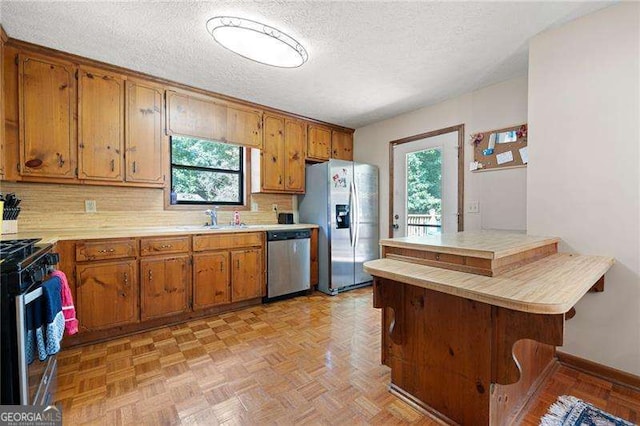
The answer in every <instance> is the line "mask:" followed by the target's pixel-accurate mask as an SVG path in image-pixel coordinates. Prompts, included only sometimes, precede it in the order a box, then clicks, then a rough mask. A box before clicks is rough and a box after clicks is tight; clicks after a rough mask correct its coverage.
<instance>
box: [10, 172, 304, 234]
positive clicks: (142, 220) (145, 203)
mask: <svg viewBox="0 0 640 426" xmlns="http://www.w3.org/2000/svg"><path fill="white" fill-rule="evenodd" d="M0 192H3V193H7V192H15V193H16V195H17V196H18V198H20V199H22V203H21V204H20V207H21V208H22V212H21V213H20V217H19V219H18V222H19V227H20V231H38V230H43V231H44V230H47V231H51V230H56V229H80V228H93V229H96V228H118V227H138V226H140V227H146V226H172V225H200V224H204V223H205V222H206V221H207V216H206V215H205V214H204V213H203V212H204V210H205V209H206V208H205V207H202V209H200V210H165V209H164V202H163V197H164V192H163V190H162V189H157V188H130V187H108V186H89V185H60V184H40V183H15V182H2V183H0ZM294 198H295V196H292V195H285V194H250V195H249V200H250V204H249V205H250V206H251V211H246V210H244V211H240V218H241V221H242V222H245V223H249V224H268V223H277V215H276V213H274V212H273V211H272V210H271V207H272V204H277V205H278V209H279V210H280V211H293V210H294V208H295V205H296V204H295V200H294ZM85 200H95V201H96V207H97V212H96V213H85ZM232 216H233V212H232V211H221V212H219V223H228V222H230V221H231V219H232Z"/></svg>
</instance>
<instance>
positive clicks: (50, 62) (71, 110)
mask: <svg viewBox="0 0 640 426" xmlns="http://www.w3.org/2000/svg"><path fill="white" fill-rule="evenodd" d="M18 68H19V70H18V103H19V105H18V109H19V122H20V136H19V138H20V163H19V164H20V171H21V174H22V175H25V176H43V177H56V178H75V169H76V164H77V161H76V158H77V157H76V152H77V151H76V138H75V134H76V133H75V123H74V116H75V106H76V80H75V76H74V74H75V67H74V65H73V64H72V63H71V62H66V61H61V60H57V59H51V58H47V57H42V56H37V55H26V54H20V55H18ZM3 103H4V99H3Z"/></svg>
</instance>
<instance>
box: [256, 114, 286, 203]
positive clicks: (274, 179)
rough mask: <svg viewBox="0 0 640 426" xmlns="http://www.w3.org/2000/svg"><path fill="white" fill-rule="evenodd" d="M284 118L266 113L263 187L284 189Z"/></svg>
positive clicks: (275, 189) (276, 189)
mask: <svg viewBox="0 0 640 426" xmlns="http://www.w3.org/2000/svg"><path fill="white" fill-rule="evenodd" d="M284 148H285V147H284V118H281V117H276V116H271V115H265V117H264V149H263V151H262V164H261V166H262V167H261V168H262V176H261V179H262V189H264V190H273V191H281V190H283V189H284V181H285V176H284V164H285V158H284V151H285V149H284Z"/></svg>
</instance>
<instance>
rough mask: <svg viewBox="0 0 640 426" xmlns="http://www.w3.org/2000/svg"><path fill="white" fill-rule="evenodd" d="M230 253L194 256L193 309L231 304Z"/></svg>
mask: <svg viewBox="0 0 640 426" xmlns="http://www.w3.org/2000/svg"><path fill="white" fill-rule="evenodd" d="M229 278H230V270H229V252H227V251H220V252H213V253H200V254H194V255H193V309H194V310H196V309H204V308H209V307H211V306H216V305H222V304H225V303H230V302H231V293H230V289H229V286H230V284H231V281H230V279H229Z"/></svg>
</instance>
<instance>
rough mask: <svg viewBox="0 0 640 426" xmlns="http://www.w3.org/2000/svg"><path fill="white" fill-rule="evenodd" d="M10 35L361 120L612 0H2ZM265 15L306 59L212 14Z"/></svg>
mask: <svg viewBox="0 0 640 426" xmlns="http://www.w3.org/2000/svg"><path fill="white" fill-rule="evenodd" d="M0 3H1V5H0V19H1V22H2V25H3V26H4V28H5V30H6V31H7V33H8V34H9V36H10V37H12V38H16V39H20V40H25V41H29V42H32V43H36V44H40V45H44V46H49V47H53V48H55V49H59V50H63V51H67V52H71V53H75V54H77V55H82V56H86V57H89V58H92V59H96V60H99V61H103V62H107V63H111V64H115V65H119V66H122V67H126V68H130V69H134V70H137V71H141V72H145V73H148V74H152V75H156V76H158V77H163V78H167V79H170V80H174V81H178V82H181V83H185V84H189V85H193V86H197V87H201V88H204V89H209V90H212V91H215V92H218V93H224V94H227V95H230V96H235V97H238V98H242V99H246V100H250V101H253V102H257V103H260V104H263V105H269V106H272V107H275V108H279V109H282V110H286V111H290V112H294V113H297V114H301V115H304V116H307V117H312V118H316V119H319V120H323V121H327V122H331V123H336V124H341V125H345V126H348V127H353V128H357V127H360V126H363V125H366V124H369V123H372V122H375V121H378V120H381V119H385V118H389V117H392V116H395V115H398V114H401V113H403V112H406V111H411V110H414V109H417V108H419V107H422V106H426V105H430V104H434V103H436V102H439V101H442V100H444V99H447V98H450V97H452V96H456V95H459V94H461V93H465V92H468V91H471V90H474V89H477V88H480V87H483V86H486V85H489V84H492V83H496V82H499V81H502V80H506V79H508V78H511V77H514V76H517V75H523V74H525V73H526V70H527V55H528V40H529V39H530V38H531V37H532V36H534V35H535V34H537V33H539V32H540V31H543V30H545V29H547V28H549V27H552V26H557V25H559V24H561V23H564V22H567V21H568V20H571V19H575V18H576V17H578V16H581V15H584V14H586V13H589V12H592V11H594V10H597V9H600V8H602V7H605V6H607V5H609V4H611V3H610V2H378V1H377V2H330V1H283V0H278V1H269V2H266V1H214V2H194V1H173V2H141V1H137V2H95V1H88V2H87V1H85V2H69V1H64V2H62V1H56V2H30V1H8V0H0ZM216 15H236V16H242V17H247V18H251V19H255V20H258V21H262V22H264V23H266V24H269V25H272V26H274V27H276V28H279V29H281V30H283V31H285V32H287V33H288V34H289V35H291V36H293V37H294V38H296V39H297V40H298V41H300V42H301V43H302V44H303V45H304V46H305V47H306V48H307V50H308V52H309V56H310V58H309V61H308V62H307V63H306V64H304V65H303V66H302V67H301V68H297V69H278V68H272V67H269V66H265V65H261V64H258V63H254V62H252V61H249V60H247V59H244V58H242V57H239V56H236V55H234V54H233V53H231V52H229V51H227V50H225V49H224V48H222V47H221V46H219V45H217V44H216V43H215V42H214V40H213V38H212V37H211V36H210V35H209V33H207V30H206V27H205V23H206V21H207V19H209V18H211V17H213V16H216Z"/></svg>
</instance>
